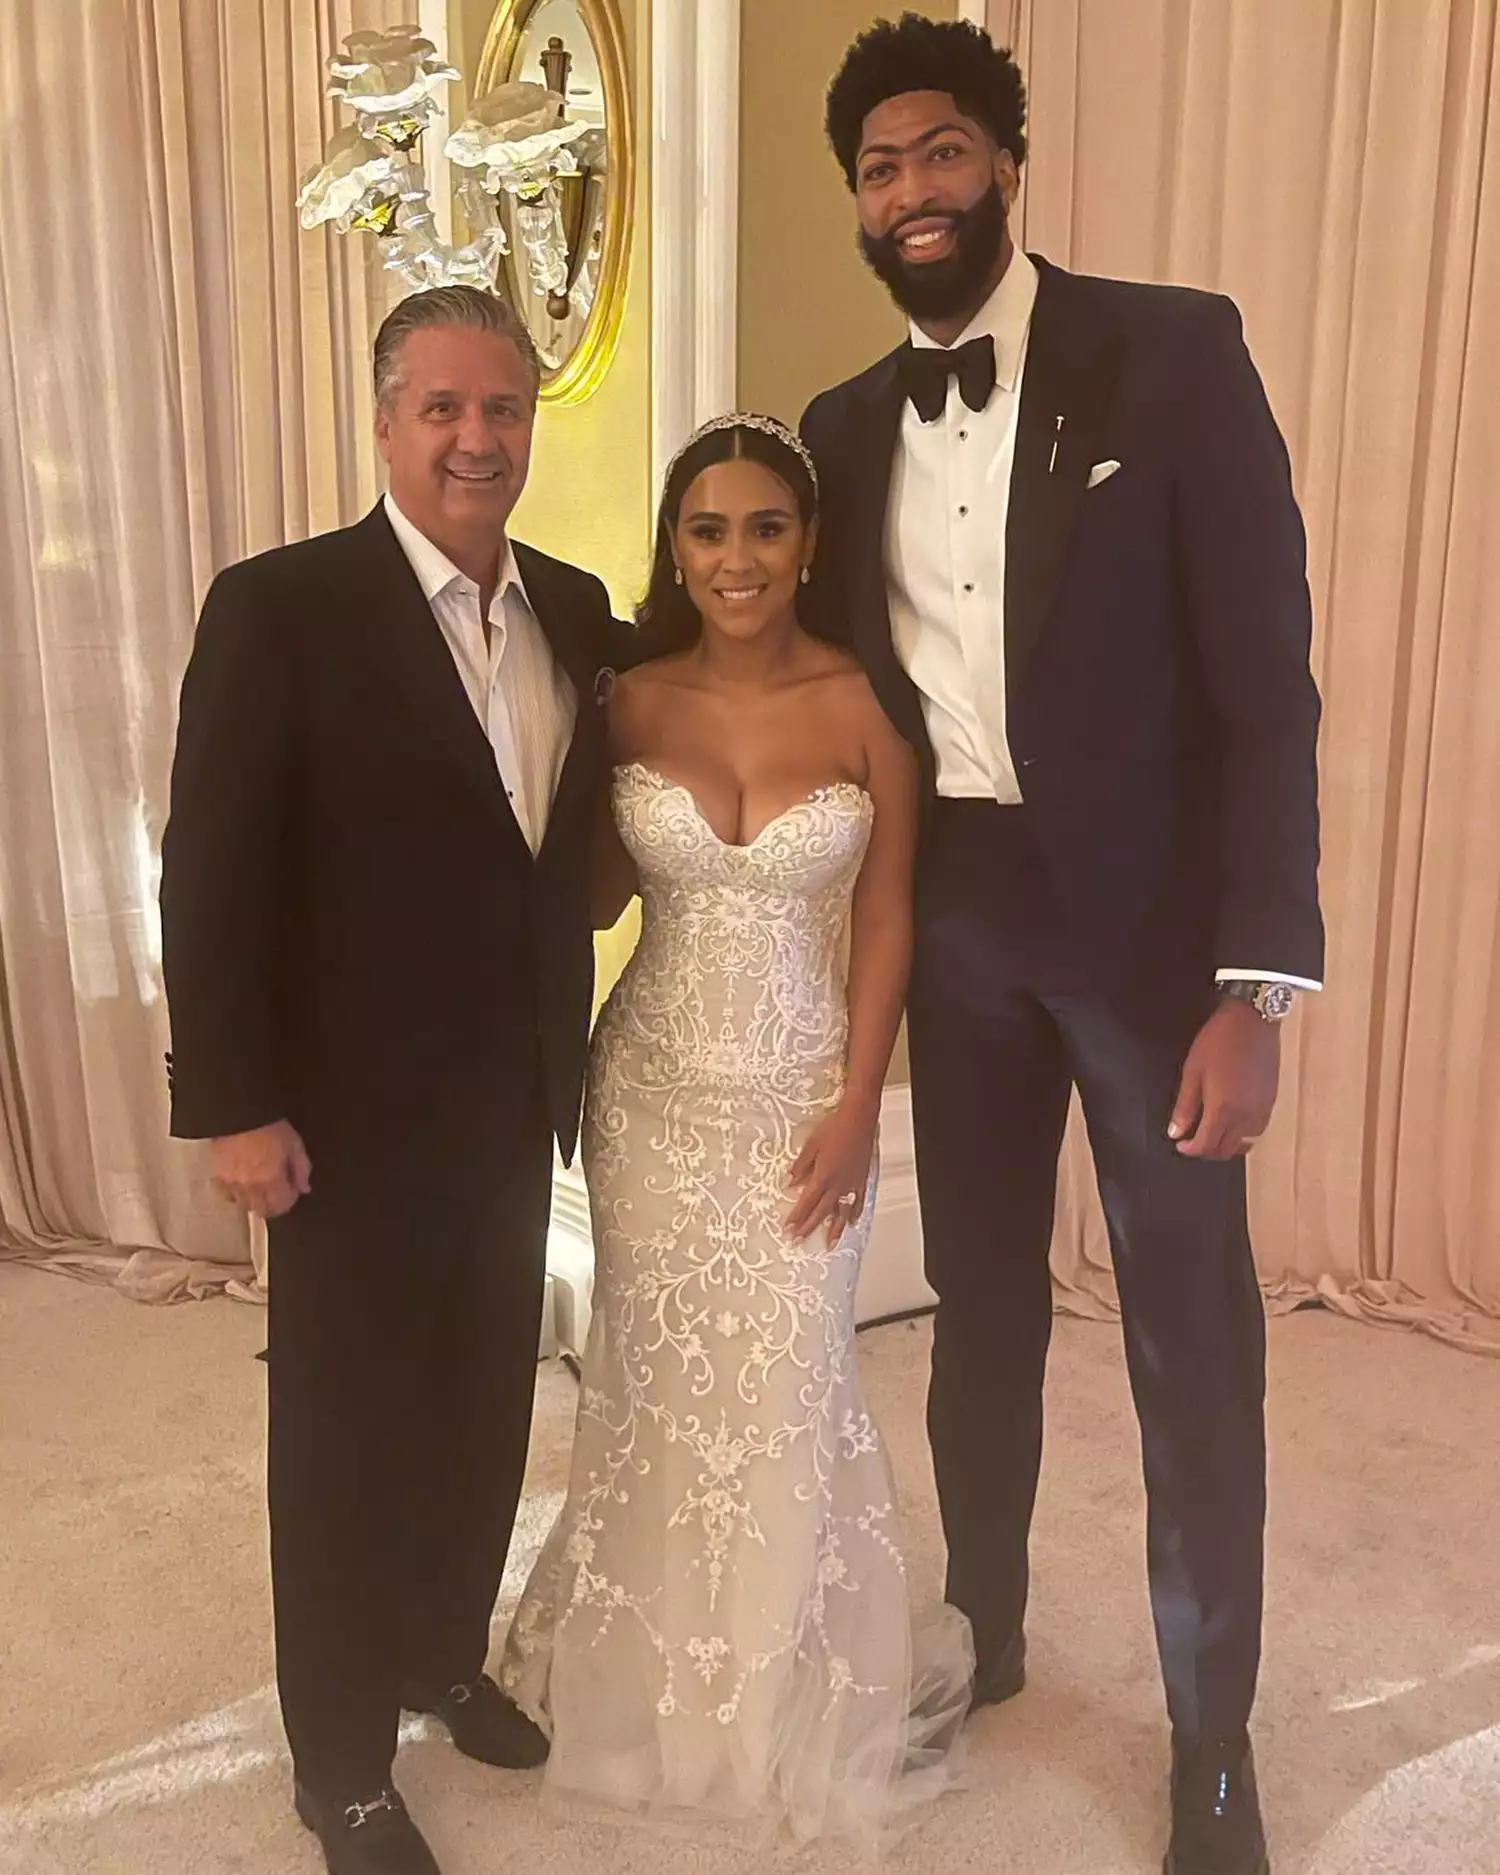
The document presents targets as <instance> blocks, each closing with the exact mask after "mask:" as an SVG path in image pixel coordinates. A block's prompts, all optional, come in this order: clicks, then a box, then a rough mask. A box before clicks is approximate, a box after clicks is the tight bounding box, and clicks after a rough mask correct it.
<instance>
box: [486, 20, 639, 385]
mask: <svg viewBox="0 0 1500 1875" xmlns="http://www.w3.org/2000/svg"><path fill="white" fill-rule="evenodd" d="M516 83H532V84H541V85H546V86H547V88H548V89H549V90H552V91H559V92H561V93H562V95H563V96H564V98H565V100H566V105H567V115H568V117H569V118H570V119H572V120H574V121H578V122H582V123H585V124H586V125H587V126H588V130H587V132H586V133H585V135H584V136H583V137H582V138H581V139H580V142H579V144H578V146H577V155H578V159H579V171H580V173H579V174H577V175H570V176H566V177H564V178H563V179H562V181H561V183H560V185H559V190H560V195H561V211H560V212H561V220H562V225H563V233H564V237H565V239H566V241H567V248H568V282H567V286H566V288H565V289H563V290H561V291H553V292H543V291H541V290H540V289H539V288H538V287H537V286H536V285H535V284H534V282H533V280H532V278H531V275H530V272H529V270H528V268H527V265H526V260H525V246H524V238H523V235H522V231H521V230H520V229H519V228H518V226H517V225H516V219H515V210H514V204H513V203H510V202H504V203H503V204H502V209H501V216H502V220H503V221H504V222H505V225H506V234H507V238H508V241H509V245H510V252H509V253H508V254H507V255H506V257H505V259H504V260H503V261H502V263H501V266H502V270H503V271H502V279H503V281H504V284H505V291H506V293H507V295H508V296H509V298H510V299H511V301H512V302H513V304H514V305H515V306H516V307H517V308H518V310H519V311H520V313H521V316H522V317H523V318H524V319H525V321H526V323H527V325H528V327H529V328H530V330H531V334H532V337H533V338H534V339H535V340H536V342H537V350H538V351H539V352H540V353H541V355H542V399H543V401H544V402H546V403H555V404H579V403H582V402H583V400H584V399H585V398H586V397H590V396H592V395H593V393H594V392H595V391H596V390H597V389H598V388H599V386H600V384H601V383H602V382H603V380H604V377H605V374H606V373H607V372H608V370H609V367H610V364H611V363H612V361H613V359H614V355H615V351H616V348H617V347H618V345H619V342H620V328H621V326H622V325H623V323H624V319H625V292H626V287H627V284H628V280H629V272H630V242H631V224H632V221H633V219H634V205H635V139H634V123H633V119H632V112H631V100H630V77H629V67H628V64H627V61H626V53H625V30H624V24H623V21H622V20H621V17H620V10H619V5H618V0H500V4H499V6H497V7H496V9H495V13H494V17H493V18H492V19H491V21H490V27H489V32H488V34H487V35H486V37H485V43H484V51H483V52H482V53H481V55H480V60H479V70H478V73H477V74H476V76H475V84H474V95H475V96H476V97H483V96H484V95H485V94H486V93H487V92H489V91H491V90H493V89H494V88H495V87H496V86H497V85H505V84H516Z"/></svg>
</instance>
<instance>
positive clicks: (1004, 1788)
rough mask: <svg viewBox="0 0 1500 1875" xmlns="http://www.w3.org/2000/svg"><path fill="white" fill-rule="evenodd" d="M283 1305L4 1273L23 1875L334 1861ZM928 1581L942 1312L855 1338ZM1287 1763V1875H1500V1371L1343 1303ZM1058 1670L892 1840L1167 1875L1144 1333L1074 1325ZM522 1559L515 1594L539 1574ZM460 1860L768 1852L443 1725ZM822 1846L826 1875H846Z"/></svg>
mask: <svg viewBox="0 0 1500 1875" xmlns="http://www.w3.org/2000/svg"><path fill="white" fill-rule="evenodd" d="M262 1330H263V1318H262V1317H261V1316H260V1314H259V1313H258V1312H257V1311H256V1310H254V1309H252V1308H247V1307H244V1306H241V1305H237V1304H234V1303H229V1302H216V1303H204V1304H190V1305H187V1306H185V1307H182V1308H178V1309H171V1310H151V1309H145V1308H140V1307H137V1306H134V1305H132V1304H130V1303H127V1302H124V1301H122V1300H120V1299H119V1298H118V1297H116V1296H113V1295H111V1294H109V1293H107V1292H104V1291H101V1290H93V1289H87V1288H83V1287H80V1286H78V1285H75V1284H72V1283H69V1282H66V1281H63V1280H61V1279H58V1278H55V1277H50V1276H45V1275H41V1274H37V1273H35V1272H32V1271H28V1270H24V1269H21V1268H19V1267H17V1266H14V1265H3V1264H0V1415H3V1419H0V1431H3V1437H0V1869H3V1870H4V1871H5V1875H178V1872H179V1871H182V1872H184V1875H185V1872H187V1871H191V1872H192V1875H229V1872H230V1871H247V1872H248V1871H265V1870H273V1871H281V1870H285V1871H288V1875H300V1872H303V1871H305V1872H306V1875H316V1871H317V1870H318V1869H319V1868H320V1867H321V1863H320V1861H319V1860H318V1858H317V1856H316V1853H315V1851H314V1848H313V1846H312V1844H311V1841H310V1839H308V1838H307V1837H306V1836H305V1835H304V1834H303V1832H302V1831H301V1830H300V1829H299V1828H298V1827H297V1825H296V1823H295V1822H294V1820H293V1819H292V1818H291V1816H290V1815H289V1812H288V1808H287V1782H288V1780H287V1773H286V1767H285V1764H284V1762H283V1759H282V1756H281V1742H280V1735H279V1732H278V1729H277V1723H276V1712H275V1705H274V1701H273V1698H272V1694H271V1691H270V1685H269V1681H270V1656H269V1650H268V1644H267V1620H266V1611H265V1558H264V1540H263V1533H262V1523H261V1510H260V1471H261V1453H260V1445H261V1439H260V1422H261V1382H262V1378H263V1373H264V1370H263V1368H262V1367H261V1366H260V1364H259V1363H257V1362H256V1361H254V1360H253V1359H252V1358H251V1357H252V1356H253V1354H254V1353H255V1351H256V1349H257V1348H258V1347H259V1346H260V1341H261V1334H262ZM862 1347H863V1351H864V1352H863V1358H864V1365H865V1372H866V1375H867V1378H868V1382H869V1386H870V1390H871V1393H872V1396H873V1400H874V1405H875V1409H876V1411H877V1413H878V1414H879V1417H880V1420H881V1422H882V1424H883V1426H884V1427H885V1430H886V1433H887V1436H888V1437H889V1439H890V1442H891V1445H892V1448H893V1453H894V1458H895V1463H896V1467H897V1472H898V1476H899V1478H900V1481H901V1485H902V1489H903V1494H904V1497H905V1500H906V1505H907V1515H908V1527H909V1532H910V1536H911V1540H912V1545H913V1548H914V1550H915V1563H916V1567H915V1575H916V1579H917V1581H918V1583H919V1585H920V1586H921V1587H922V1588H923V1589H924V1590H928V1591H930V1590H931V1589H932V1588H933V1587H935V1585H936V1583H937V1580H938V1570H939V1551H938V1541H937V1528H936V1517H935V1512H934V1506H933V1498H932V1486H931V1479H930V1476H929V1473H928V1469H927V1463H926V1453H925V1448H924V1443H923V1434H922V1414H921V1401H922V1392H923V1386H924V1382H925V1366H926V1350H927V1333H926V1329H925V1326H922V1325H904V1326H898V1327H892V1328H884V1329H879V1330H876V1331H874V1332H873V1333H870V1334H867V1335H866V1336H864V1337H862ZM1271 1366H1272V1377H1273V1392H1272V1399H1273V1407H1272V1428H1273V1436H1274V1458H1273V1479H1272V1486H1273V1513H1272V1515H1273V1521H1272V1530H1271V1558H1272V1561H1271V1577H1270V1607H1269V1621H1268V1628H1269V1641H1268V1651H1267V1661H1266V1672H1265V1679H1264V1691H1263V1697H1262V1701H1261V1708H1260V1715H1259V1732H1258V1737H1259V1744H1260V1762H1261V1777H1262V1784H1263V1788H1264V1795H1265V1799H1266V1804H1267V1810H1268V1815H1269V1819H1270V1823H1271V1827H1272V1831H1273V1846H1274V1850H1275V1866H1276V1869H1277V1871H1278V1875H1370V1872H1372V1871H1378V1872H1379V1875H1495V1871H1497V1870H1500V1536H1497V1533H1496V1523H1497V1516H1496V1498H1497V1492H1496V1484H1497V1478H1500V1464H1497V1454H1500V1365H1497V1364H1496V1363H1494V1362H1491V1361H1483V1360H1478V1359H1475V1358H1473V1357H1471V1356H1468V1355H1464V1354H1460V1353H1456V1352H1454V1351H1452V1350H1450V1349H1446V1348H1443V1347H1440V1346H1438V1345H1437V1344H1435V1343H1434V1342H1432V1341H1428V1340H1424V1339H1420V1338H1417V1337H1415V1336H1411V1337H1405V1336H1401V1335H1399V1334H1394V1333H1390V1332H1385V1331H1382V1330H1379V1329H1371V1328H1366V1327H1361V1326H1358V1325H1355V1324H1352V1323H1348V1322H1345V1321H1341V1320H1338V1319H1336V1318H1334V1317H1332V1316H1329V1315H1324V1314H1301V1315H1296V1316H1292V1317H1290V1318H1288V1319H1286V1320H1282V1321H1278V1322H1275V1323H1273V1324H1272V1328H1271ZM573 1395H574V1389H573V1383H572V1381H571V1380H570V1379H569V1377H568V1376H567V1375H566V1374H565V1373H563V1372H562V1371H560V1370H558V1369H556V1368H544V1369H542V1370H541V1373H540V1397H539V1413H538V1421H537V1436H536V1442H535V1448H534V1451H533V1469H532V1478H531V1484H530V1491H529V1495H528V1500H527V1512H526V1519H525V1523H524V1526H523V1529H522V1533H521V1542H520V1545H519V1548H520V1549H521V1551H522V1554H520V1555H519V1556H518V1557H517V1558H515V1559H514V1560H515V1562H516V1564H517V1566H518V1567H524V1565H525V1563H526V1561H527V1560H528V1559H529V1556H530V1555H531V1554H532V1553H533V1552H534V1550H535V1546H536V1544H537V1543H538V1542H539V1540H540V1538H541V1535H542V1532H543V1529H544V1527H545V1525H546V1523H547V1521H548V1519H549V1517H550V1515H551V1512H552V1509H553V1507H554V1506H555V1504H556V1501H557V1496H558V1493H559V1491H560V1489H561V1485H562V1481H563V1474H564V1467H565V1464H566V1454H567V1445H568V1437H569V1431H570V1423H571V1416H572V1410H573ZM1050 1405H1051V1420H1050V1428H1049V1445H1048V1459H1047V1471H1046V1476H1045V1479H1044V1482H1043V1495H1042V1506H1041V1510H1040V1512H1039V1516H1038V1524H1037V1532H1036V1546H1035V1556H1036V1570H1035V1575H1036V1589H1035V1599H1034V1607H1033V1617H1032V1622H1031V1632H1032V1650H1033V1652H1032V1664H1033V1674H1032V1685H1031V1688H1030V1689H1029V1690H1028V1691H1027V1693H1026V1694H1025V1695H1024V1697H1023V1698H1021V1699H1019V1700H1017V1701H1015V1702H1014V1703H1013V1704H1012V1705H1010V1706H1008V1707H1006V1708H1004V1709H1002V1710H999V1711H996V1712H990V1713H986V1714H983V1715H981V1716H980V1717H979V1718H978V1719H976V1720H975V1721H973V1722H972V1724H971V1726H970V1734H971V1738H972V1743H973V1778H972V1784H971V1788H970V1789H969V1790H968V1791H967V1792H965V1793H963V1794H961V1795H958V1796H955V1797H951V1798H949V1799H947V1800H946V1801H945V1802H944V1803H943V1804H942V1805H941V1806H939V1808H938V1809H937V1810H936V1811H935V1812H934V1813H933V1814H932V1815H931V1817H930V1818H929V1820H928V1821H927V1822H926V1823H925V1824H924V1825H923V1827H922V1828H921V1829H920V1830H919V1831H918V1832H917V1833H916V1834H915V1835H913V1836H911V1837H909V1838H908V1839H907V1840H906V1841H905V1842H903V1843H902V1845H901V1846H900V1847H899V1848H898V1849H897V1851H896V1852H895V1854H894V1855H893V1856H892V1858H891V1863H890V1866H891V1867H892V1868H893V1869H896V1870H900V1871H913V1872H916V1871H923V1872H925V1871H934V1875H936V1872H938V1871H941V1875H969V1872H971V1871H972V1872H973V1875H981V1872H984V1875H989V1872H990V1871H1006V1872H1007V1875H1138V1872H1139V1875H1147V1872H1149V1871H1152V1870H1154V1869H1156V1868H1157V1867H1158V1866H1159V1856H1160V1850H1161V1835H1162V1823H1163V1804H1162V1793H1161V1774H1162V1768H1163V1757H1164V1737H1163V1726H1162V1720H1161V1711H1160V1694H1159V1690H1158V1683H1157V1678H1156V1668H1155V1662H1154V1659H1153V1656H1152V1652H1151V1642H1150V1634H1149V1627H1148V1619H1147V1612H1146V1602H1145V1593H1144V1587H1143V1583H1142V1570H1141V1560H1140V1550H1141V1494H1140V1488H1139V1484H1138V1480H1137V1470H1136V1467H1137V1455H1136V1447H1135V1434H1134V1427H1133V1422H1132V1420H1131V1418H1130V1414H1129V1406H1128V1400H1127V1397H1126V1393H1125V1386H1124V1379H1123V1371H1122V1367H1121V1362H1120V1358H1119V1351H1118V1344H1117V1336H1116V1334H1115V1331H1114V1330H1113V1329H1111V1328H1108V1327H1102V1326H1099V1325H1095V1324H1090V1323H1083V1322H1074V1321H1061V1322H1059V1324H1058V1329H1057V1337H1056V1342H1055V1345H1054V1357H1053V1364H1052V1379H1051V1402H1050ZM515 1587H516V1584H515V1581H514V1577H512V1579H511V1581H510V1582H509V1583H508V1585H507V1593H508V1594H512V1595H513V1594H514V1592H515ZM398 1774H399V1777H400V1781H401V1783H402V1786H403V1788H404V1790H405V1792H406V1794H407V1796H408V1798H409V1800H410V1801H411V1803H412V1807H413V1809H414V1810H415V1811H416V1812H417V1814H418V1815H419V1816H420V1818H421V1820H422V1822H423V1824H424V1826H425V1827H426V1828H427V1830H428V1832H429V1834H430V1836H431V1839H432V1841H433V1843H434V1846H435V1847H436V1849H437V1850H438V1852H439V1854H440V1855H441V1857H442V1859H443V1867H444V1869H445V1871H446V1875H481V1871H483V1872H499V1871H517V1872H518V1875H519V1872H520V1871H523V1870H528V1871H529V1870H537V1871H541V1872H542V1875H565V1872H566V1875H574V1872H575V1871H588V1872H589V1875H592V1872H593V1871H598V1872H599V1875H606V1872H607V1875H661V1871H663V1870H665V1869H670V1870H672V1871H678V1870H680V1871H683V1875H741V1871H742V1862H741V1860H740V1859H738V1858H736V1857H735V1856H734V1855H731V1854H728V1853H726V1852H724V1851H723V1850H719V1849H715V1848H712V1847H709V1846H705V1845H702V1844H693V1843H684V1844H681V1845H677V1844H672V1845H670V1846H664V1845H663V1844H662V1842H661V1841H659V1840H658V1839H656V1838H652V1837H642V1836H641V1835H639V1834H637V1833H636V1832H634V1831H631V1830H627V1831H624V1832H621V1831H618V1830H616V1829H614V1828H611V1827H604V1826H600V1825H597V1824H580V1823H576V1822H572V1821H567V1820H559V1819H558V1818H556V1817H554V1816H553V1815H551V1814H550V1813H549V1812H548V1811H546V1810H544V1809H543V1808H542V1807H541V1806H540V1805H539V1804H538V1802H537V1785H536V1780H535V1779H534V1778H530V1777H523V1776H515V1775H508V1774H505V1773H499V1772H491V1771H487V1770H485V1769H484V1768H482V1767H481V1766H478V1765H474V1764H471V1763H469V1762H467V1761H466V1760H464V1759H461V1758H459V1757H458V1756H457V1755H456V1754H455V1753H454V1752H453V1751H452V1750H451V1748H449V1747H448V1746H447V1745H446V1744H445V1743H443V1742H442V1741H440V1740H438V1739H436V1738H432V1737H424V1736H422V1735H420V1734H417V1735H415V1736H414V1737H413V1738H412V1739H411V1741H410V1742H408V1743H407V1744H406V1745H405V1746H404V1748H403V1750H402V1754H401V1757H400V1760H399V1763H398ZM845 1866H846V1863H845V1858H843V1857H842V1856H840V1855H836V1854H833V1853H830V1852H823V1853H821V1854H811V1855H807V1856H804V1857H801V1858H798V1859H797V1862H796V1867H797V1869H798V1871H799V1875H824V1871H832V1870H834V1869H842V1868H843V1867H845Z"/></svg>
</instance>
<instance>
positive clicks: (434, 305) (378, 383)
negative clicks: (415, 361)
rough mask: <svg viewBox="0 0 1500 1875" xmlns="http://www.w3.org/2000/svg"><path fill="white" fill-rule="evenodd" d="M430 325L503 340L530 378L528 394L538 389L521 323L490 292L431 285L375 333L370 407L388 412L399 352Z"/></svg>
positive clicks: (532, 347)
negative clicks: (468, 330)
mask: <svg viewBox="0 0 1500 1875" xmlns="http://www.w3.org/2000/svg"><path fill="white" fill-rule="evenodd" d="M433 326H474V327H476V328H477V329H478V330H479V331H481V332H493V333H494V334H495V336H496V337H497V338H502V339H509V340H510V341H511V343H512V344H513V345H514V346H515V348H516V350H517V351H518V352H519V353H520V354H521V356H522V358H523V359H524V360H525V361H526V366H527V369H528V370H529V371H530V373H531V389H532V395H533V396H535V394H536V392H537V391H538V390H539V389H540V388H541V382H542V363H541V360H540V358H538V356H537V350H536V341H535V340H534V339H533V338H532V336H531V333H530V331H529V330H528V329H527V325H526V321H525V320H524V319H523V318H522V317H521V315H520V314H519V313H518V312H517V311H516V309H515V307H514V306H512V305H511V303H510V301H509V300H504V299H501V298H500V296H499V295H498V294H496V293H485V292H482V291H481V290H480V289H479V288H478V287H477V286H434V287H429V288H428V289H427V291H426V292H425V293H413V294H412V295H411V296H410V297H409V298H407V299H404V300H401V301H400V302H399V303H398V304H397V305H395V306H393V307H392V308H391V310H390V311H389V312H388V313H387V314H386V316H385V318H384V319H382V320H381V322H380V330H379V331H378V332H377V333H376V334H375V404H376V407H377V409H381V410H388V409H389V408H390V406H391V403H392V401H393V400H394V398H395V397H396V394H397V393H398V392H399V390H400V389H401V370H400V365H401V347H402V346H403V345H404V344H405V343H406V341H407V340H408V339H409V338H410V337H411V335H412V333H413V332H420V331H424V330H426V329H428V328H430V327H433Z"/></svg>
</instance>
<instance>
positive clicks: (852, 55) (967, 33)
mask: <svg viewBox="0 0 1500 1875" xmlns="http://www.w3.org/2000/svg"><path fill="white" fill-rule="evenodd" d="M908 91H946V92H947V93H948V95H949V97H951V98H952V99H953V101H954V103H955V104H956V105H957V106H958V108H959V109H960V110H961V111H962V112H963V114H964V116H965V117H972V118H973V119H974V121H975V123H978V124H983V126H984V127H985V129H986V130H987V131H988V132H989V133H990V135H991V136H992V137H993V138H994V139H995V142H996V143H997V144H998V145H999V146H1000V148H1001V149H1002V150H1009V151H1010V153H1011V155H1012V156H1013V157H1014V158H1015V164H1016V168H1017V169H1019V168H1020V167H1021V165H1022V164H1023V163H1024V162H1025V161H1026V85H1025V82H1024V80H1023V79H1022V77H1021V68H1020V66H1019V65H1017V64H1016V62H1015V60H1014V59H1013V58H1012V57H1011V55H1010V53H1009V52H1004V51H1002V50H1001V49H1000V47H998V46H997V45H995V44H994V42H993V41H992V40H991V39H990V36H989V34H988V33H986V32H985V31H984V30H983V28H982V27H979V26H975V25H974V24H972V22H970V21H968V20H930V19H924V18H923V16H922V15H921V14H920V13H903V14H902V16H901V18H900V20H899V21H897V22H896V23H894V24H892V22H891V21H890V20H877V21H876V22H875V24H874V25H873V26H872V27H871V28H870V30H869V31H868V32H865V33H861V34H860V36H859V38H858V39H856V40H855V42H854V44H853V45H852V46H850V48H849V50H848V52H847V54H846V55H845V58H844V62H843V64H842V65H841V66H840V67H839V70H838V75H837V76H836V77H835V78H834V81H833V83H832V84H831V85H830V86H829V87H828V114H827V120H826V121H827V129H828V141H829V142H830V143H831V144H832V145H833V153H834V155H835V156H836V157H837V158H838V159H839V166H840V167H841V168H842V170H843V172H844V177H845V180H846V181H847V182H848V184H849V187H850V188H851V189H853V188H854V187H855V185H856V183H857V181H858V177H859V145H860V139H861V137H862V136H863V135H864V128H865V119H866V118H867V117H868V116H869V115H870V113H871V111H873V110H874V109H875V107H876V106H877V105H880V104H884V103H885V101H886V99H887V98H898V97H901V96H902V95H904V94H905V93H906V92H908Z"/></svg>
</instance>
